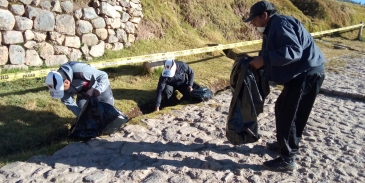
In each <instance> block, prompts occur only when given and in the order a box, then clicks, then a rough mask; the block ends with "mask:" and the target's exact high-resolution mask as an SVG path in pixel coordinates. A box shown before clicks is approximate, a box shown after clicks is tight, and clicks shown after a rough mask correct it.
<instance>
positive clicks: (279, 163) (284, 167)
mask: <svg viewBox="0 0 365 183" xmlns="http://www.w3.org/2000/svg"><path fill="white" fill-rule="evenodd" d="M263 165H264V167H265V168H266V169H268V170H271V171H275V172H284V171H293V170H295V169H296V168H297V164H296V163H295V160H291V161H290V162H287V161H285V160H284V158H282V157H278V158H276V159H273V160H270V161H266V162H264V164H263Z"/></svg>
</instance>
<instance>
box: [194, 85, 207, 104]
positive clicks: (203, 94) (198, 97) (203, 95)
mask: <svg viewBox="0 0 365 183" xmlns="http://www.w3.org/2000/svg"><path fill="white" fill-rule="evenodd" d="M189 94H190V97H191V100H193V101H198V102H202V101H208V100H209V99H211V98H212V97H213V92H212V91H211V90H210V89H209V88H206V87H202V86H199V85H196V86H193V91H191V92H190V93H189Z"/></svg>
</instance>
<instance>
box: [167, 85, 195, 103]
mask: <svg viewBox="0 0 365 183" xmlns="http://www.w3.org/2000/svg"><path fill="white" fill-rule="evenodd" d="M188 86H189V85H188V84H181V85H179V86H175V87H174V86H171V85H167V84H166V86H165V90H164V91H163V95H164V102H165V105H166V106H173V105H176V104H177V103H178V102H179V101H178V99H177V98H176V96H175V95H174V92H175V90H178V91H179V92H180V93H181V94H182V95H183V97H182V98H181V99H180V100H190V94H189V91H188ZM197 87H199V85H198V84H196V83H193V88H197Z"/></svg>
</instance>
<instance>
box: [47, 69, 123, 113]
mask: <svg viewBox="0 0 365 183" xmlns="http://www.w3.org/2000/svg"><path fill="white" fill-rule="evenodd" d="M46 85H47V86H48V88H49V92H50V95H51V96H52V97H53V98H59V99H61V101H62V103H63V104H65V105H66V107H67V109H69V110H70V111H72V113H73V114H74V115H75V116H76V117H77V116H79V114H80V112H81V109H82V108H83V106H84V105H85V103H86V102H87V100H88V99H89V97H90V96H95V97H96V98H97V99H98V100H99V101H101V102H104V103H108V104H110V105H112V106H114V97H113V93H112V90H111V87H110V82H109V79H108V74H107V73H106V72H104V71H101V70H98V69H96V68H94V67H92V66H90V65H89V64H86V63H82V62H68V63H65V64H63V65H61V67H60V68H59V69H58V70H57V71H51V72H49V73H48V75H47V77H46ZM74 95H76V96H77V97H76V101H75V100H74ZM119 113H120V116H119V118H124V117H126V116H125V115H124V114H122V113H121V112H119Z"/></svg>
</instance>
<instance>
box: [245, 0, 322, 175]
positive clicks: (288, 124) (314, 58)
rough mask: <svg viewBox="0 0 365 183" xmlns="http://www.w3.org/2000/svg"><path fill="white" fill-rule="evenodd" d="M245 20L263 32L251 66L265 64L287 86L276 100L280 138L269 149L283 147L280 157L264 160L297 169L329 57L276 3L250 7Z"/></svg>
mask: <svg viewBox="0 0 365 183" xmlns="http://www.w3.org/2000/svg"><path fill="white" fill-rule="evenodd" d="M245 22H251V24H252V25H253V26H254V27H256V29H257V30H258V31H259V32H261V33H262V34H263V42H262V50H261V51H260V56H256V57H254V59H253V60H252V61H251V63H250V65H251V66H252V67H254V68H261V67H264V72H265V73H264V75H265V77H266V78H267V79H268V80H271V81H273V82H275V83H277V84H281V85H284V89H283V90H282V92H281V93H280V95H279V97H278V99H277V100H276V103H275V119H276V131H277V132H276V139H277V142H275V143H268V144H267V146H268V147H269V149H277V150H280V157H279V158H276V159H274V160H270V161H266V162H264V167H265V168H267V169H269V170H272V171H292V170H294V169H296V166H297V165H296V163H295V158H296V154H297V153H298V150H299V141H300V140H301V137H302V133H303V130H304V127H305V126H306V124H307V120H308V117H309V115H310V112H311V110H312V107H313V104H314V101H315V99H316V96H317V94H318V92H319V89H320V87H321V85H322V82H323V80H324V77H325V74H324V62H325V58H324V56H323V54H322V52H321V51H320V50H319V48H318V47H317V45H316V44H315V42H314V40H313V38H312V36H311V35H310V33H309V32H308V31H307V30H306V29H305V28H304V26H303V25H302V24H301V23H300V22H299V21H298V20H297V19H295V18H293V17H290V16H284V15H280V14H278V13H277V11H276V9H275V7H274V5H273V4H271V3H269V2H268V1H259V2H257V3H255V4H254V5H253V6H252V7H251V9H250V16H249V17H248V18H247V19H246V20H245Z"/></svg>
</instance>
